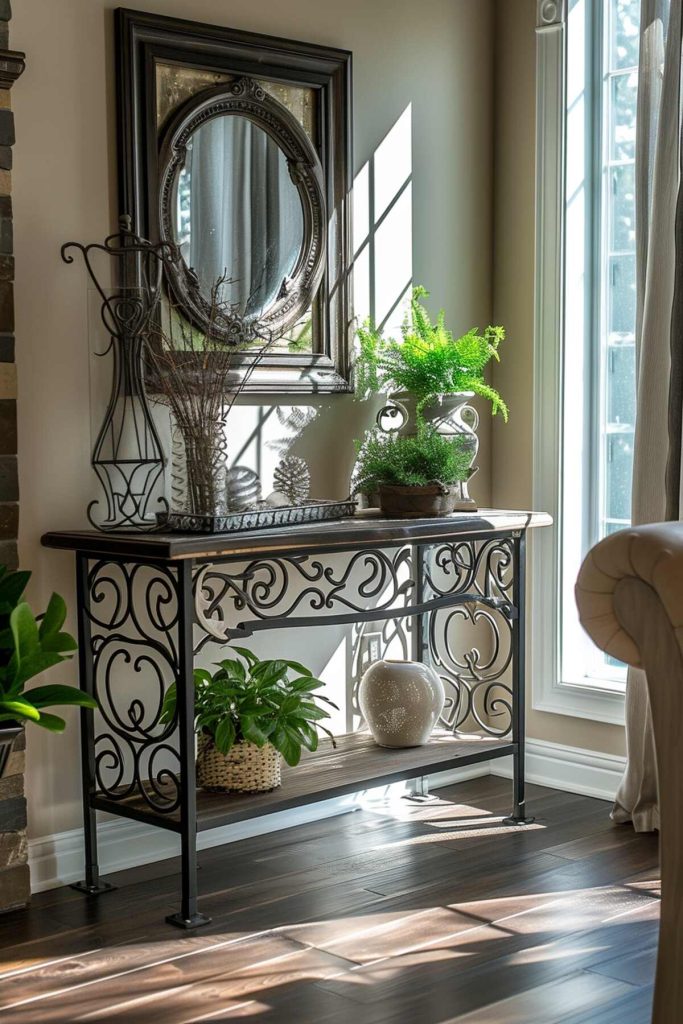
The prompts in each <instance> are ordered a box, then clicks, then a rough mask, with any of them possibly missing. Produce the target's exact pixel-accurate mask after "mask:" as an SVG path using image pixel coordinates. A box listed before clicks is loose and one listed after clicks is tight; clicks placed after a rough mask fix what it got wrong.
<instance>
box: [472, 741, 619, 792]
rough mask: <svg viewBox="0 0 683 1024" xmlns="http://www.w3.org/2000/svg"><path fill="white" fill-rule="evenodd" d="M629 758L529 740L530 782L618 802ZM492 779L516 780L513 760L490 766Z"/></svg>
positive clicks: (506, 759) (495, 762)
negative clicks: (493, 776)
mask: <svg viewBox="0 0 683 1024" xmlns="http://www.w3.org/2000/svg"><path fill="white" fill-rule="evenodd" d="M625 768H626V758H625V757H617V756H616V755H615V754H601V753H599V752H598V751H596V750H584V749H583V748H582V747H567V746H565V745H564V744H561V743H548V742H547V741H546V740H527V744H526V779H527V782H535V783H536V784H537V785H539V786H547V787H548V788H549V789H561V790H564V792H566V793H578V794H580V795H581V796H594V797H597V798H598V799H600V800H614V797H615V796H616V792H617V788H618V786H619V783H620V782H621V777H622V775H623V773H624V769H625ZM490 769H491V774H492V775H499V776H502V777H503V778H512V758H510V757H505V758H500V760H497V761H491V762H490Z"/></svg>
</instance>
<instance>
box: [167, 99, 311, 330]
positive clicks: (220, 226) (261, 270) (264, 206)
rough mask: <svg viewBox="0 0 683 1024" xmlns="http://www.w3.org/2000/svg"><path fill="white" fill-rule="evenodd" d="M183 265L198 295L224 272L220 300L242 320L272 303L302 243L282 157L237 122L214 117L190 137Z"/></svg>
mask: <svg viewBox="0 0 683 1024" xmlns="http://www.w3.org/2000/svg"><path fill="white" fill-rule="evenodd" d="M185 166H186V169H187V172H188V175H189V181H190V211H191V217H190V242H189V254H188V257H187V262H188V263H189V265H190V266H191V267H193V269H194V270H195V273H196V274H197V276H198V278H199V282H200V284H201V286H202V292H203V294H204V295H208V294H209V293H210V290H211V287H212V286H213V284H214V282H215V281H216V280H217V279H218V278H219V277H220V276H221V275H223V274H225V273H227V275H228V277H229V279H230V283H229V284H228V283H227V282H226V285H225V286H224V289H223V298H224V300H226V301H228V302H230V303H231V304H233V305H234V306H235V308H236V310H237V312H239V313H240V315H242V316H251V315H256V314H258V313H259V312H260V311H262V310H263V309H266V308H268V306H270V305H271V304H272V303H273V302H274V300H275V299H276V298H277V296H278V293H279V291H280V289H281V287H282V281H283V278H284V277H285V276H288V275H290V274H291V273H292V271H293V269H294V266H295V264H296V261H297V258H298V256H299V253H300V251H301V246H302V243H303V214H302V207H301V200H300V198H299V194H298V192H297V189H296V186H295V185H294V184H293V182H292V179H291V178H290V175H289V168H288V166H287V160H286V158H285V155H284V153H283V152H282V150H281V149H280V148H279V147H278V145H277V143H276V142H274V141H273V140H272V139H271V138H270V137H269V136H268V135H267V134H266V133H265V132H264V131H262V130H261V129H260V128H258V127H256V126H255V125H253V124H252V123H251V122H250V121H248V120H247V119H246V118H244V117H236V116H229V117H220V118H213V119H212V120H210V121H207V122H205V123H204V124H203V125H201V127H200V128H199V129H198V130H197V131H196V132H195V133H194V135H193V137H192V146H191V148H189V149H188V154H187V157H186V164H185Z"/></svg>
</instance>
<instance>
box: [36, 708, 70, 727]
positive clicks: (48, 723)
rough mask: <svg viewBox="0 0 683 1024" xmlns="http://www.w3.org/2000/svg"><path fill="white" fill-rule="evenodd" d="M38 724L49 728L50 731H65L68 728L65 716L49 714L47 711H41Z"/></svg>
mask: <svg viewBox="0 0 683 1024" xmlns="http://www.w3.org/2000/svg"><path fill="white" fill-rule="evenodd" d="M36 725H40V726H41V727H42V728H43V729H48V730H49V732H64V730H65V728H66V722H65V721H64V719H63V718H60V717H59V715H48V713H47V711H41V713H40V718H39V719H38V721H37V722H36Z"/></svg>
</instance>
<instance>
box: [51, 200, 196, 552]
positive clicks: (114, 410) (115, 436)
mask: <svg viewBox="0 0 683 1024" xmlns="http://www.w3.org/2000/svg"><path fill="white" fill-rule="evenodd" d="M72 249H76V250H78V251H79V252H80V253H81V254H82V256H83V260H84V262H85V266H86V270H87V272H88V275H89V277H90V280H91V281H92V282H93V284H94V286H95V288H96V289H97V292H98V294H99V296H100V298H101V300H102V304H101V307H100V316H101V319H102V323H103V324H104V327H105V329H106V331H107V333H108V334H109V337H110V341H109V345H108V346H107V348H106V350H105V351H104V352H103V353H101V355H102V356H106V355H108V354H109V353H111V356H112V378H111V394H110V397H109V402H108V405H107V409H106V412H105V415H104V420H103V422H102V426H101V427H100V429H99V433H98V434H97V438H96V440H95V444H94V446H93V452H92V458H91V463H92V467H93V469H94V470H95V472H96V474H97V476H98V479H99V481H100V484H101V486H102V490H103V491H104V503H105V509H104V514H97V513H98V512H99V506H100V504H101V503H100V500H98V499H95V500H94V501H92V502H90V504H89V505H88V519H89V521H90V523H91V524H92V525H93V526H94V527H95V528H96V529H97V530H100V531H102V532H104V533H107V532H109V531H112V530H135V531H138V532H139V531H149V530H156V529H158V525H157V518H156V514H155V513H156V512H165V511H167V510H168V503H167V502H166V499H165V497H164V495H163V475H164V463H165V459H164V452H163V448H162V445H161V440H160V438H159V434H158V432H157V429H156V426H155V424H154V420H153V417H152V414H151V410H150V408H149V404H148V401H147V395H146V392H145V380H144V367H143V349H144V344H145V337H146V332H147V330H148V328H149V325H150V321H151V320H152V317H153V316H154V315H155V312H156V310H157V307H158V304H159V298H160V296H161V282H162V275H163V270H164V266H165V265H166V264H169V263H175V262H177V260H178V259H179V258H180V257H179V252H178V250H177V248H176V247H175V246H173V245H171V244H170V243H168V242H161V243H158V244H156V245H153V244H152V243H151V242H149V241H147V240H146V239H144V238H141V237H140V236H139V235H136V234H135V232H134V231H133V230H132V228H131V220H130V217H128V216H124V217H121V219H120V221H119V231H118V232H117V233H116V234H113V235H109V236H108V237H107V238H105V240H104V242H102V243H99V242H93V243H91V244H90V245H82V244H81V243H80V242H66V243H65V244H64V245H63V246H62V249H61V254H62V259H63V260H64V262H65V263H73V262H74V257H73V255H72V254H71V252H70V250H72ZM96 253H100V254H104V255H106V256H109V257H111V258H112V259H114V260H115V261H116V267H115V270H116V272H117V273H116V277H115V280H116V281H117V282H119V284H117V286H115V288H114V292H113V294H112V295H108V294H107V290H106V289H105V288H104V287H103V285H102V284H101V283H100V280H99V279H98V276H97V274H96V272H95V269H94V267H93V260H92V257H93V255H94V254H96ZM128 282H135V283H134V285H132V286H130V287H129V286H128Z"/></svg>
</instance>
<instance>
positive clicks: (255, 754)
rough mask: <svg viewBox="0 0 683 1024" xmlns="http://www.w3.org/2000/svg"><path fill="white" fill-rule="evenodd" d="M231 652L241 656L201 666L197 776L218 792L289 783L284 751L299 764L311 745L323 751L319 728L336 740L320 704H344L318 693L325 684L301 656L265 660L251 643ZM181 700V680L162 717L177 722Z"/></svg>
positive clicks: (197, 675)
mask: <svg viewBox="0 0 683 1024" xmlns="http://www.w3.org/2000/svg"><path fill="white" fill-rule="evenodd" d="M231 652H232V653H234V654H236V655H237V657H236V658H226V659H224V660H223V661H221V662H218V663H217V665H216V668H217V671H216V672H214V673H211V672H209V671H207V670H206V669H195V672H194V686H195V729H196V732H197V733H198V736H199V740H198V744H197V782H198V784H199V785H200V786H201V787H202V788H203V789H207V790H209V791H215V792H223V793H225V792H229V793H263V792H268V791H269V790H272V789H276V788H277V787H278V786H279V785H280V783H281V772H280V759H281V757H284V759H285V761H286V762H287V764H288V765H290V767H295V766H296V765H297V764H298V763H299V760H300V759H301V751H302V749H303V748H304V747H305V748H306V749H307V750H311V751H314V750H317V747H318V739H319V737H318V730H321V731H322V732H325V733H327V735H328V736H330V737H331V738H332V743H333V744H334V738H333V737H332V733H331V732H330V731H329V729H327V728H326V727H325V726H324V725H322V721H323V720H324V719H327V718H329V717H330V716H329V713H328V712H327V711H325V710H324V708H322V707H320V706H319V703H322V704H327V705H328V706H329V707H333V708H336V707H337V705H336V704H333V703H332V701H331V700H329V699H328V698H327V697H323V696H321V695H320V694H316V693H314V691H315V690H318V689H320V687H321V686H324V683H323V682H322V681H321V680H320V679H316V678H315V677H314V676H313V674H312V673H311V671H310V670H309V669H307V668H306V667H305V666H304V665H301V664H300V663H299V662H297V661H285V660H274V661H261V660H260V659H259V658H258V657H257V656H256V655H255V654H254V653H253V652H252V651H250V650H247V648H245V647H232V648H231ZM290 677H292V678H290ZM176 700H177V697H176V687H175V684H174V683H173V684H171V686H170V687H169V688H168V690H167V692H166V696H165V699H164V706H163V709H162V715H161V721H162V722H164V723H170V722H172V721H174V719H175V714H176Z"/></svg>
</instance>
